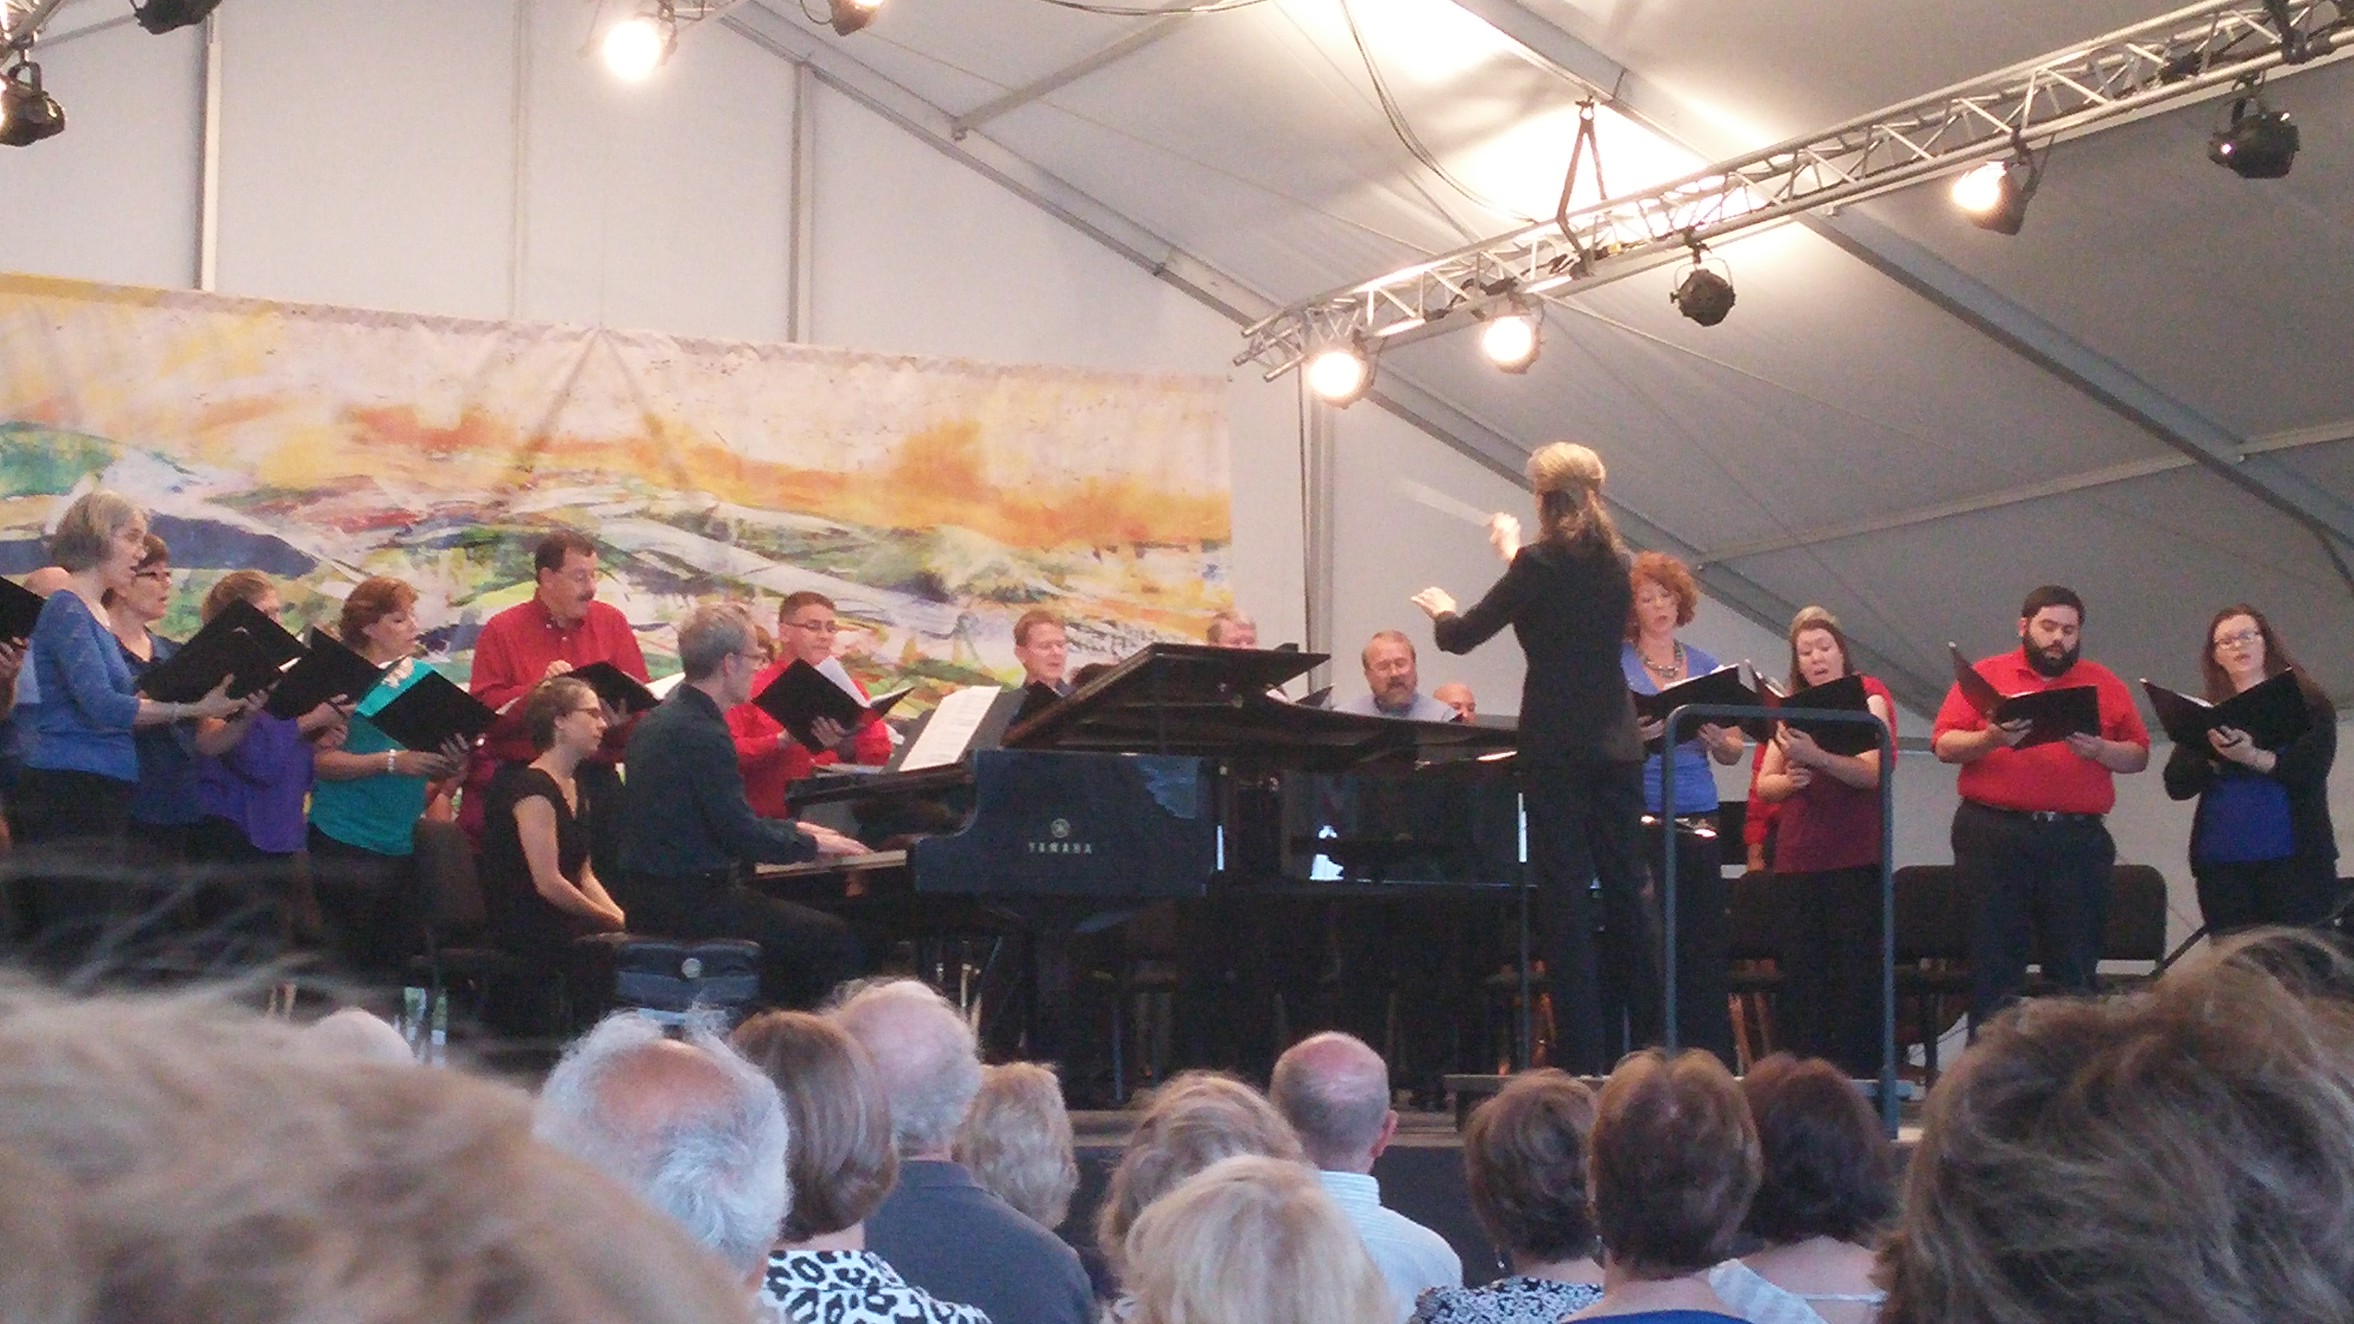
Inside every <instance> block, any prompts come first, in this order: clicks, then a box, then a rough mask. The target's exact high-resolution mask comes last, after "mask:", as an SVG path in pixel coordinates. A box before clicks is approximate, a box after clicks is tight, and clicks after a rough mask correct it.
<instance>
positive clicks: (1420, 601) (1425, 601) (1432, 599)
mask: <svg viewBox="0 0 2354 1324" xmlns="http://www.w3.org/2000/svg"><path fill="white" fill-rule="evenodd" d="M1410 601H1412V602H1413V604H1414V605H1415V606H1417V607H1420V608H1422V610H1423V611H1424V612H1426V613H1428V614H1429V616H1430V618H1431V619H1432V620H1434V621H1435V620H1437V619H1438V618H1439V617H1441V616H1444V615H1446V614H1447V613H1449V612H1451V611H1453V610H1455V595H1454V594H1452V593H1449V592H1447V590H1445V589H1443V588H1437V587H1435V586H1434V587H1431V588H1426V589H1424V590H1422V591H1421V592H1420V593H1417V594H1415V595H1414V596H1413V598H1412V599H1410Z"/></svg>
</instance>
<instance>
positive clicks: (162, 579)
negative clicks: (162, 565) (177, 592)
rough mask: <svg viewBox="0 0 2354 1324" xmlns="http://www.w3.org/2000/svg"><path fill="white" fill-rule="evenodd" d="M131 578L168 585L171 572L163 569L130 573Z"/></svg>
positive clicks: (170, 580) (170, 579)
mask: <svg viewBox="0 0 2354 1324" xmlns="http://www.w3.org/2000/svg"><path fill="white" fill-rule="evenodd" d="M131 578H133V579H145V580H151V581H154V582H156V583H162V584H169V583H171V582H172V572H171V571H169V570H163V569H156V570H139V571H134V572H132V575H131Z"/></svg>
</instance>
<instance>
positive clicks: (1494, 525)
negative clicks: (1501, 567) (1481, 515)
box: [1488, 510, 1520, 561]
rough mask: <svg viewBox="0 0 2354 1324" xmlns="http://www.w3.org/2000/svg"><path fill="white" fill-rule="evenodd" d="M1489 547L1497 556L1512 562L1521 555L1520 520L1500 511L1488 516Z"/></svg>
mask: <svg viewBox="0 0 2354 1324" xmlns="http://www.w3.org/2000/svg"><path fill="white" fill-rule="evenodd" d="M1488 546H1490V547H1493V548H1495V549H1496V555H1498V556H1500V557H1503V558H1504V559H1505V560H1506V561H1510V560H1511V559H1512V558H1513V557H1515V556H1517V555H1519V554H1520V518H1519V517H1518V516H1516V515H1508V514H1505V513H1504V512H1503V511H1501V510H1499V511H1497V512H1496V513H1495V514H1493V515H1490V516H1488Z"/></svg>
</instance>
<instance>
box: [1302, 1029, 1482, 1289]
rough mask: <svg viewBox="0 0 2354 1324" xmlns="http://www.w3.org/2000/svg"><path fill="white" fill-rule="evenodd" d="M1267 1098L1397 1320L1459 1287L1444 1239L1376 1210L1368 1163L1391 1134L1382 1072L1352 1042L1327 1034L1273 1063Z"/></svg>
mask: <svg viewBox="0 0 2354 1324" xmlns="http://www.w3.org/2000/svg"><path fill="white" fill-rule="evenodd" d="M1267 1097H1268V1099H1269V1100H1270V1101H1271V1102H1273V1103H1274V1105H1275V1108H1276V1111H1278V1112H1280V1113H1282V1114H1283V1117H1284V1120H1285V1121H1288V1122H1290V1123H1291V1127H1292V1130H1294V1131H1297V1132H1298V1133H1299V1137H1300V1145H1301V1147H1302V1148H1304V1149H1306V1150H1307V1151H1308V1158H1309V1160H1310V1161H1312V1162H1313V1163H1315V1165H1316V1167H1317V1169H1318V1171H1317V1174H1316V1175H1317V1177H1318V1179H1319V1180H1321V1181H1322V1182H1323V1183H1324V1190H1325V1192H1326V1193H1327V1194H1329V1195H1330V1196H1332V1198H1333V1200H1334V1202H1335V1203H1337V1204H1339V1205H1340V1207H1341V1212H1342V1213H1345V1214H1347V1215H1348V1216H1349V1222H1350V1223H1351V1224H1352V1225H1353V1226H1355V1227H1356V1229H1357V1235H1358V1236H1359V1237H1361V1238H1363V1239H1364V1242H1365V1249H1366V1251H1367V1252H1368V1253H1370V1254H1371V1255H1372V1256H1373V1263H1374V1265H1375V1267H1377V1268H1379V1269H1380V1270H1381V1276H1382V1277H1383V1278H1384V1279H1385V1280H1387V1281H1388V1283H1389V1288H1390V1296H1391V1302H1392V1304H1393V1305H1394V1306H1395V1307H1396V1308H1397V1318H1398V1319H1400V1320H1404V1319H1405V1318H1406V1317H1407V1316H1409V1315H1411V1314H1413V1313H1414V1301H1415V1298H1417V1297H1419V1296H1421V1295H1422V1292H1423V1290H1424V1289H1425V1288H1431V1287H1461V1286H1463V1260H1462V1257H1461V1256H1458V1255H1457V1254H1456V1253H1455V1251H1454V1248H1453V1247H1451V1246H1449V1245H1448V1244H1447V1239H1446V1238H1445V1237H1442V1236H1440V1235H1439V1234H1438V1233H1436V1232H1433V1231H1431V1230H1430V1229H1429V1228H1426V1227H1424V1226H1423V1225H1421V1224H1420V1223H1417V1222H1415V1221H1414V1220H1413V1219H1411V1218H1408V1217H1406V1216H1405V1215H1404V1214H1401V1213H1399V1212H1397V1211H1396V1210H1394V1209H1389V1208H1386V1207H1384V1206H1383V1205H1382V1203H1381V1183H1380V1182H1379V1181H1377V1180H1375V1178H1374V1176H1373V1161H1374V1160H1375V1159H1377V1158H1380V1157H1381V1152H1382V1151H1383V1150H1385V1149H1387V1148H1389V1143H1390V1141H1391V1139H1392V1138H1394V1137H1395V1136H1396V1135H1397V1133H1398V1114H1397V1113H1396V1112H1395V1111H1394V1110H1392V1109H1391V1108H1390V1073H1389V1064H1388V1063H1386V1062H1383V1061H1382V1060H1381V1054H1379V1053H1376V1052H1374V1051H1373V1050H1372V1048H1370V1047H1368V1046H1367V1045H1366V1043H1365V1041H1364V1040H1362V1039H1359V1038H1357V1037H1356V1036H1355V1035H1349V1034H1342V1033H1340V1032H1338V1031H1327V1032H1325V1033H1323V1034H1315V1035H1310V1036H1308V1037H1307V1038H1305V1039H1302V1040H1301V1041H1299V1042H1298V1043H1296V1044H1293V1045H1292V1046H1291V1047H1290V1048H1289V1049H1287V1050H1286V1051H1285V1052H1284V1054H1283V1056H1281V1057H1279V1058H1277V1059H1275V1074H1274V1075H1273V1076H1272V1077H1271V1078H1270V1079H1269V1080H1268V1082H1267Z"/></svg>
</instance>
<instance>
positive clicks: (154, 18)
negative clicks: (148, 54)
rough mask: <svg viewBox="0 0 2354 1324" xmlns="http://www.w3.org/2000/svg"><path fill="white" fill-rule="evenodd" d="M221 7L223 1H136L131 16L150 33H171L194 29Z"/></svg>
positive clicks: (132, 6)
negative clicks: (141, 2) (177, 29)
mask: <svg viewBox="0 0 2354 1324" xmlns="http://www.w3.org/2000/svg"><path fill="white" fill-rule="evenodd" d="M220 7H221V0H147V3H146V4H138V3H136V0H134V3H133V4H132V5H131V14H132V16H133V17H135V18H137V19H138V20H139V26H140V27H143V28H145V29H147V30H148V31H149V32H170V31H171V30H172V29H174V28H192V27H194V26H196V25H197V24H199V23H202V22H203V21H204V20H205V19H206V18H207V17H209V16H211V14H212V12H213V11H214V10H216V9H218V8H220Z"/></svg>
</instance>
